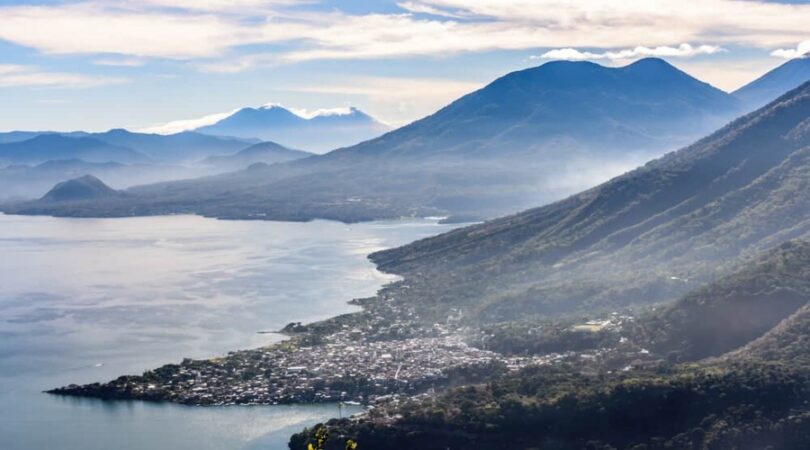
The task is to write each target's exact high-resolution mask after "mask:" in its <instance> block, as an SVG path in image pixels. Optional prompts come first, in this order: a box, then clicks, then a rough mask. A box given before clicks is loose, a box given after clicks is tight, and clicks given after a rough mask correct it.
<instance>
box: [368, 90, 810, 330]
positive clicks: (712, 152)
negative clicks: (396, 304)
mask: <svg viewBox="0 0 810 450" xmlns="http://www.w3.org/2000/svg"><path fill="white" fill-rule="evenodd" d="M808 188H810V83H808V84H805V85H803V86H802V87H801V88H799V89H796V90H794V91H792V92H790V93H789V94H787V95H785V96H783V97H782V98H780V99H779V100H777V101H776V102H774V103H772V104H770V105H769V106H767V107H765V108H763V109H761V110H759V111H757V112H755V113H752V114H750V115H748V116H745V117H743V118H741V119H739V120H737V121H735V122H734V123H732V124H730V125H729V126H727V127H725V128H723V129H721V130H720V131H718V132H716V133H715V134H713V135H711V136H709V137H707V138H705V139H702V140H701V141H699V142H697V143H695V144H693V145H692V146H690V147H687V148H685V149H683V150H681V151H678V152H675V153H673V154H670V155H667V156H665V157H663V158H661V159H659V160H656V161H653V162H651V163H649V164H647V165H646V166H644V167H642V168H639V169H637V170H634V171H632V172H630V173H628V174H626V175H622V176H620V177H618V178H616V179H614V180H611V181H609V182H607V183H605V184H603V185H601V186H598V187H596V188H594V189H591V190H589V191H586V192H583V193H581V194H578V195H575V196H573V197H570V198H568V199H565V200H563V201H560V202H557V203H554V204H551V205H549V206H545V207H542V208H537V209H533V210H529V211H526V212H524V213H521V214H517V215H514V216H509V217H505V218H502V219H497V220H494V221H491V222H487V223H484V224H481V225H476V226H472V227H468V228H463V229H460V230H457V231H453V232H450V233H447V234H445V235H442V236H438V237H435V238H431V239H426V240H422V241H419V242H416V243H413V244H411V245H407V246H404V247H401V248H398V249H393V250H389V251H384V252H381V253H377V254H375V255H372V259H373V260H374V261H375V262H376V263H378V264H379V265H380V267H381V268H382V269H383V270H386V271H389V272H395V273H399V274H402V275H404V276H405V277H406V278H407V280H408V281H407V286H408V289H404V290H403V289H396V288H395V289H394V291H395V292H392V293H391V294H390V295H392V296H395V297H397V298H401V299H402V301H403V302H412V303H413V304H420V305H422V307H423V308H425V313H428V314H434V313H438V314H444V313H445V312H446V311H447V310H448V309H449V308H461V309H463V310H464V311H466V312H467V314H468V317H478V318H480V319H483V320H502V319H510V318H514V317H516V316H520V315H526V314H539V315H546V314H552V313H555V314H556V313H566V312H571V311H574V310H576V309H578V308H586V309H592V308H594V307H600V308H611V307H620V306H623V305H629V304H634V303H638V302H655V301H661V300H665V299H670V298H674V297H675V296H677V295H679V294H681V293H684V292H686V291H687V290H689V289H690V288H692V287H695V286H698V285H700V284H702V283H703V282H705V281H707V280H709V279H711V277H712V275H713V274H715V273H718V272H719V273H723V272H724V271H725V270H728V268H729V267H730V266H732V265H733V264H735V263H736V262H737V261H739V260H741V259H745V258H746V257H747V255H752V254H755V253H757V252H759V251H761V250H763V249H767V248H771V247H775V246H777V245H779V244H780V243H781V242H784V241H785V240H788V239H792V238H796V237H801V236H805V237H806V236H807V235H808V233H810V214H808V211H810V196H809V195H808V192H810V190H808ZM724 265H725V266H724ZM484 280H485V281H484Z"/></svg>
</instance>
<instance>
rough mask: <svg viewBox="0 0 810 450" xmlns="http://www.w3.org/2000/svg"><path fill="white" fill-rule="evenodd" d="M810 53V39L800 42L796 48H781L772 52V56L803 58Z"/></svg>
mask: <svg viewBox="0 0 810 450" xmlns="http://www.w3.org/2000/svg"><path fill="white" fill-rule="evenodd" d="M808 54H810V40H807V41H803V42H800V43H799V45H797V46H796V48H780V49H777V50H774V51H772V52H771V55H772V56H776V57H779V58H784V59H796V58H802V57H804V56H807V55H808Z"/></svg>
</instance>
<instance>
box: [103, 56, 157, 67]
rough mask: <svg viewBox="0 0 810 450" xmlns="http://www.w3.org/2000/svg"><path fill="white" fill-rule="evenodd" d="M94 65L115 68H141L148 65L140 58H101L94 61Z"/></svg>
mask: <svg viewBox="0 0 810 450" xmlns="http://www.w3.org/2000/svg"><path fill="white" fill-rule="evenodd" d="M93 64H95V65H98V66H113V67H141V66H143V65H144V64H146V61H144V60H143V59H140V58H101V59H97V60H95V61H93Z"/></svg>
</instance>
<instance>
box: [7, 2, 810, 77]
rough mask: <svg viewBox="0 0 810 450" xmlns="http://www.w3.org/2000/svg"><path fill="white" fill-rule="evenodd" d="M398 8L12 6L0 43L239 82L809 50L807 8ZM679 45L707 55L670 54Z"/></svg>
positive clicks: (452, 4)
mask: <svg viewBox="0 0 810 450" xmlns="http://www.w3.org/2000/svg"><path fill="white" fill-rule="evenodd" d="M302 3H305V5H304V6H302ZM319 6H320V7H319ZM398 7H399V8H400V9H401V12H390V11H389V12H386V13H375V12H373V9H372V8H373V5H371V6H369V12H365V13H345V12H341V11H340V9H339V8H340V4H339V3H337V4H334V6H332V5H329V4H320V2H317V1H310V2H301V1H293V0H145V1H134V0H107V1H100V0H96V1H92V0H89V1H78V2H77V1H68V2H64V3H62V2H60V3H56V4H44V5H39V6H19V5H17V6H13V5H9V6H3V7H0V39H2V40H5V41H9V42H13V43H15V44H18V45H22V46H25V47H29V48H33V49H36V50H38V51H40V52H42V53H48V54H94V55H106V56H109V55H113V56H119V57H138V58H166V59H176V60H193V61H195V66H196V67H199V68H201V70H208V71H218V72H239V71H242V70H246V69H249V68H251V67H254V66H257V65H265V64H285V63H295V62H301V61H311V60H320V59H373V58H394V57H398V58H402V57H416V56H429V57H439V56H448V55H454V54H459V53H465V52H483V51H493V50H529V49H537V48H549V47H551V48H558V49H559V50H556V51H557V52H563V51H565V52H567V53H565V54H567V56H569V57H580V58H581V57H583V56H582V55H578V54H576V53H574V50H573V49H576V48H599V49H615V48H625V49H628V50H623V51H619V52H618V53H620V54H619V55H618V56H617V55H613V54H612V53H613V52H594V53H592V54H590V55H589V56H588V57H589V59H605V58H606V59H611V58H618V57H623V55H622V54H621V53H622V52H624V53H626V54H629V55H631V56H630V57H632V55H646V54H651V55H656V54H657V55H660V56H683V54H684V53H690V52H702V53H709V52H711V51H712V50H711V49H715V48H719V47H720V46H724V45H725V46H728V45H740V46H753V47H758V48H762V49H766V50H768V51H772V50H773V49H775V48H778V49H779V50H776V51H774V55H775V56H780V57H791V55H795V54H798V53H799V52H801V51H805V50H804V47H801V46H802V45H806V44H800V48H797V49H791V48H788V47H792V46H794V45H796V42H801V41H803V40H805V39H806V38H807V17H810V4H787V3H776V2H765V1H757V0H746V1H741V0H702V1H700V2H692V3H690V4H689V5H688V7H685V6H684V4H683V2H682V1H674V0H622V1H618V0H578V1H576V2H571V1H569V0H421V1H413V0H412V1H406V2H401V3H399V4H398ZM43 30H47V32H44V31H43ZM681 42H710V43H712V44H713V45H711V46H698V47H696V48H687V49H685V50H684V48H683V47H684V46H683V45H681V46H676V47H673V45H677V44H678V43H681ZM805 42H806V41H805ZM250 46H255V47H256V48H262V47H265V48H264V49H263V50H258V49H256V50H251V49H248V47H250ZM267 46H271V47H272V48H273V50H272V51H271V50H267ZM580 53H583V54H584V53H585V52H580ZM666 53H670V54H666ZM624 57H626V56H624Z"/></svg>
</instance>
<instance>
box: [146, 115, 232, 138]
mask: <svg viewBox="0 0 810 450" xmlns="http://www.w3.org/2000/svg"><path fill="white" fill-rule="evenodd" d="M236 111H238V109H234V110H233V111H229V112H226V113H217V114H210V115H207V116H203V117H198V118H196V119H183V120H175V121H172V122H169V123H165V124H161V125H152V126H148V127H143V128H138V129H136V130H135V131H138V132H140V133H155V134H174V133H180V132H181V131H187V130H193V129H196V128H200V127H204V126H206V125H213V124H215V123H217V122H219V121H220V120H222V119H225V118H226V117H230V116H231V115H233V113H235V112H236Z"/></svg>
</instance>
